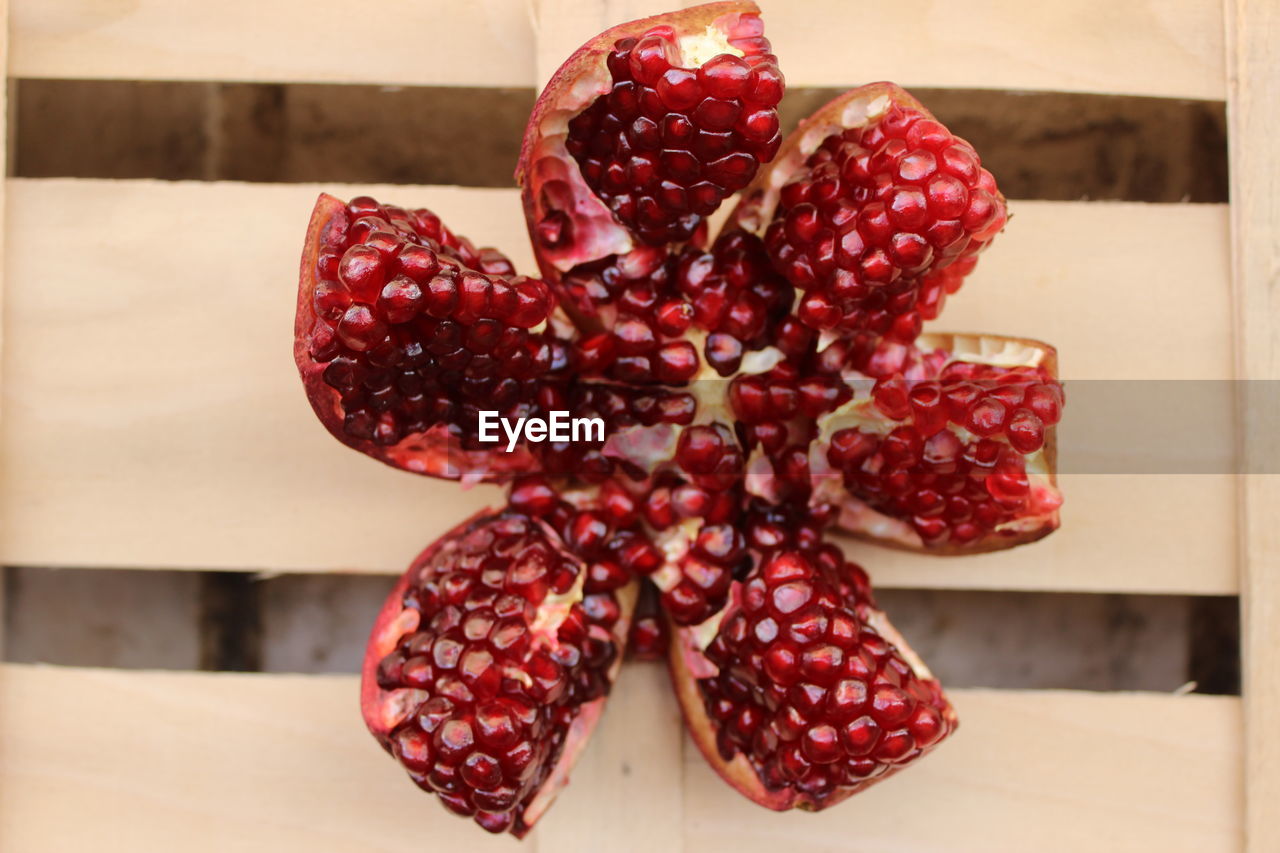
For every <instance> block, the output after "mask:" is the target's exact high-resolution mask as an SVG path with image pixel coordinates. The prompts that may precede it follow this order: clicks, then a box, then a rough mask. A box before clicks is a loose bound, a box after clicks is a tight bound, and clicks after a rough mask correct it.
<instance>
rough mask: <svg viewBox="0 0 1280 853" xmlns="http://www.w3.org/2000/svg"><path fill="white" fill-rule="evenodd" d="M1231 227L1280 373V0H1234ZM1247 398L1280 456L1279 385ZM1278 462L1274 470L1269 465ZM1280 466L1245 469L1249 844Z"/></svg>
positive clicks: (1261, 796) (1273, 689)
mask: <svg viewBox="0 0 1280 853" xmlns="http://www.w3.org/2000/svg"><path fill="white" fill-rule="evenodd" d="M1224 7H1225V10H1226V13H1227V44H1228V48H1229V49H1228V53H1227V58H1228V74H1229V76H1230V87H1229V91H1228V101H1227V119H1228V128H1229V133H1228V141H1229V143H1230V158H1231V159H1230V162H1231V234H1232V247H1233V253H1232V254H1233V262H1234V266H1233V269H1234V275H1235V309H1236V310H1235V328H1236V331H1237V339H1236V355H1237V364H1238V368H1239V375H1240V378H1242V379H1246V380H1251V381H1250V382H1248V383H1245V384H1246V385H1253V384H1255V382H1254V381H1256V383H1257V384H1259V385H1261V384H1264V383H1265V384H1266V385H1267V386H1272V385H1275V383H1276V382H1277V381H1280V166H1277V165H1276V159H1275V147H1276V146H1275V140H1276V138H1277V135H1278V134H1280V8H1277V6H1276V4H1275V3H1272V2H1266V0H1256V1H1255V0H1226V2H1225V3H1224ZM1250 391H1251V392H1252V393H1246V394H1245V395H1242V396H1241V399H1240V401H1239V402H1240V407H1241V410H1242V422H1243V423H1244V425H1245V429H1244V431H1243V434H1242V444H1243V448H1242V449H1243V452H1244V454H1245V458H1246V459H1248V460H1251V461H1255V462H1261V461H1263V460H1266V461H1272V460H1275V459H1277V458H1280V430H1278V429H1277V425H1278V424H1280V405H1277V403H1276V395H1275V394H1274V393H1273V392H1271V391H1259V390H1255V389H1252V388H1251V389H1250ZM1269 470H1274V469H1269ZM1277 518H1280V475H1277V474H1274V473H1270V474H1253V475H1249V476H1245V477H1241V478H1240V520H1241V525H1240V551H1241V568H1242V578H1241V609H1242V617H1243V618H1242V624H1241V631H1242V640H1243V647H1244V695H1245V744H1246V754H1247V755H1248V756H1249V758H1248V762H1247V764H1246V773H1245V778H1246V780H1247V784H1248V801H1247V813H1246V818H1245V826H1246V830H1245V831H1246V834H1247V838H1248V849H1249V851H1250V852H1251V853H1263V851H1273V850H1280V823H1277V821H1276V804H1277V803H1280V732H1277V731H1276V725H1275V721H1276V709H1277V708H1278V707H1280V666H1278V665H1277V661H1276V654H1277V650H1280V527H1277V524H1276V519H1277Z"/></svg>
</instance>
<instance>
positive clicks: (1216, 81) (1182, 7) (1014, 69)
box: [761, 0, 1225, 100]
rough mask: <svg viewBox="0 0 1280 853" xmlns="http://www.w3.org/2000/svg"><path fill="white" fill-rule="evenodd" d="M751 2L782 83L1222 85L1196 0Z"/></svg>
mask: <svg viewBox="0 0 1280 853" xmlns="http://www.w3.org/2000/svg"><path fill="white" fill-rule="evenodd" d="M761 5H762V6H764V8H765V28H766V33H767V34H768V36H769V39H770V41H771V42H772V43H773V45H774V49H775V50H776V51H777V53H778V56H779V57H780V59H781V62H782V70H783V72H784V73H785V74H786V75H787V83H788V85H791V86H853V85H856V84H861V83H869V82H872V81H874V80H893V81H894V82H897V83H899V84H901V85H904V86H948V87H952V88H970V87H972V88H980V89H1023V90H1034V89H1047V90H1061V91H1072V92H1100V93H1107V94H1131V95H1157V96H1161V97H1179V98H1207V99H1214V100H1221V99H1222V98H1223V93H1224V90H1225V85H1224V82H1223V67H1222V61H1221V58H1220V57H1221V53H1220V50H1221V44H1222V34H1221V33H1222V30H1221V28H1222V12H1221V10H1220V8H1219V7H1218V6H1217V5H1216V4H1215V3H1211V2H1204V0H1179V2H1172V3H1161V2H1160V0H1138V2H1126V3H1114V2H1109V0H1083V1H1082V2H1081V0H1076V2H1072V0H1054V2H1049V3H1036V4H1035V5H1034V6H1028V5H1027V4H1026V3H1019V2H1017V0H978V2H966V3H949V2H946V0H905V2H894V3H856V4H850V3H848V2H845V0H816V2H814V0H810V2H806V3H789V4H783V3H773V4H771V3H767V2H766V3H762V4H761ZM780 13H781V14H780Z"/></svg>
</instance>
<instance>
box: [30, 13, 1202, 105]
mask: <svg viewBox="0 0 1280 853" xmlns="http://www.w3.org/2000/svg"><path fill="white" fill-rule="evenodd" d="M682 5H683V6H687V5H693V4H692V3H689V2H683V3H682V2H677V1H676V0H608V2H603V0H601V1H600V2H589V0H481V2H472V3H456V2H446V0H427V2H415V0H386V2H382V3H379V4H378V5H377V7H376V8H369V9H364V8H359V9H357V8H353V7H351V6H350V5H348V4H343V3H332V2H330V3H316V2H308V0H283V1H282V2H273V3H256V2H252V0H227V2H222V3H217V4H183V3H171V2H166V1H165V0H139V2H133V3H127V4H116V3H105V4H104V3H100V2H92V0H56V1H55V0H15V2H14V4H13V6H14V8H13V14H12V27H13V41H14V50H13V57H12V59H11V61H10V64H9V74H10V75H11V76H14V77H63V78H101V77H106V78H121V79H148V80H153V79H163V80H201V79H205V80H261V81H282V82H329V83H357V82H358V83H386V84H397V85H445V86H458V85H463V86H531V85H534V84H535V81H541V80H545V79H546V75H547V74H549V72H550V70H552V69H554V67H555V66H556V65H558V64H559V63H560V62H561V61H563V60H564V59H565V58H567V57H568V56H569V54H570V52H572V50H573V49H574V48H576V47H577V46H578V45H579V44H581V43H582V42H583V41H584V40H585V39H587V38H589V37H590V36H592V35H594V34H596V33H598V32H600V31H601V30H603V29H605V28H606V27H608V26H611V25H614V24H618V23H621V22H623V21H626V20H629V19H632V18H636V17H640V16H643V15H649V14H654V13H657V12H662V11H665V10H668V9H671V8H675V7H678V6H682ZM761 5H762V6H763V7H764V17H765V23H766V31H767V33H768V35H769V37H770V39H771V40H772V42H773V45H774V49H775V50H776V52H777V53H778V55H779V56H780V57H781V60H782V68H783V71H784V72H785V73H786V75H787V78H788V81H789V82H790V83H791V84H792V85H804V86H840V85H855V84H858V83H865V82H870V81H872V80H881V79H892V80H896V81H898V82H900V83H903V84H907V85H932V86H966V87H978V88H1007V89H1049V90H1064V91H1084V92H1100V93H1116V94H1137V95H1157V96H1169V97H1188V98H1207V99H1221V98H1223V97H1224V92H1225V82H1224V74H1223V62H1222V11H1221V8H1220V7H1219V6H1218V5H1217V4H1216V3H1213V2H1209V0H1189V2H1181V3H1157V2H1141V3H1112V2H1107V0H1087V2H1070V0H1053V2H1050V3H1042V4H1037V5H1035V6H1031V7H1029V6H1027V5H1026V4H1025V3H1018V2H1015V0H981V2H975V3H965V4H952V3H938V2H932V1H931V0H905V2H898V3H892V4H857V5H856V6H850V5H849V4H847V3H844V2H841V0H818V2H808V3H804V4H799V3H783V2H777V1H776V0H766V2H763V3H761ZM246 22H251V23H250V25H246ZM535 31H536V32H537V33H538V39H537V41H536V42H535V39H534V36H533V33H534V32H535ZM535 55H537V56H538V59H537V60H535ZM548 62H550V63H552V64H550V65H548ZM535 69H538V70H535Z"/></svg>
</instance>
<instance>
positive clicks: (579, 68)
mask: <svg viewBox="0 0 1280 853" xmlns="http://www.w3.org/2000/svg"><path fill="white" fill-rule="evenodd" d="M753 13H754V12H753ZM742 14H743V12H742V11H733V12H727V13H726V14H723V15H720V16H719V17H717V18H715V19H714V20H712V21H711V22H709V23H706V24H704V25H702V26H701V27H696V28H694V29H693V31H691V32H682V31H681V29H680V27H679V26H678V25H676V24H674V23H672V22H671V21H668V20H667V17H669V16H659V17H658V18H655V19H650V20H646V21H637V22H633V23H632V24H628V25H625V31H624V27H617V28H614V29H612V30H609V31H607V32H605V33H603V34H601V35H600V36H599V37H597V40H596V41H594V42H592V43H591V45H590V49H589V51H588V52H586V53H585V54H584V55H582V56H581V61H575V60H578V59H579V58H580V56H579V54H575V55H574V56H573V57H571V58H570V59H569V61H568V62H566V63H565V64H564V65H562V66H561V67H560V68H559V69H558V70H557V71H556V73H555V74H554V75H553V76H552V78H551V80H550V81H548V83H547V85H546V87H545V90H544V91H551V90H552V89H553V88H556V87H559V88H558V89H557V92H556V96H555V98H554V100H552V101H551V102H549V103H548V104H547V106H546V109H545V111H544V112H543V113H542V114H541V115H540V116H539V117H538V120H537V124H536V126H535V127H531V128H530V132H533V131H535V130H536V133H537V137H536V141H535V144H534V145H532V146H531V147H530V149H529V151H528V158H527V161H526V164H525V165H524V166H523V168H522V170H521V171H520V172H518V173H517V176H516V177H517V180H518V182H519V183H520V184H521V186H523V187H525V188H526V189H525V192H526V194H527V195H528V194H530V193H531V190H530V189H529V188H530V187H537V188H538V192H537V193H536V194H533V197H532V199H531V204H532V207H533V214H532V218H531V221H530V226H531V228H532V227H533V226H535V225H536V224H537V223H540V222H542V221H543V219H544V218H545V217H546V216H547V214H548V213H550V212H552V211H557V210H558V211H561V212H563V213H565V214H566V215H567V216H568V217H569V220H570V221H571V223H572V224H571V228H572V229H573V231H572V238H571V239H570V240H568V241H566V245H564V246H560V247H556V248H551V247H547V246H543V245H538V244H537V237H536V235H531V236H533V239H534V241H535V246H536V248H537V251H538V253H539V255H541V257H542V258H545V259H546V260H547V261H548V262H549V263H550V264H551V266H552V267H553V268H554V269H555V270H557V271H558V272H560V273H562V274H563V273H567V272H569V270H571V269H573V268H574V267H575V266H578V265H579V264H585V263H590V262H592V261H598V260H600V259H602V258H606V257H608V256H609V255H618V256H624V255H626V254H627V253H628V252H630V251H631V250H632V249H634V248H636V244H635V242H634V241H633V240H632V238H631V235H630V233H628V231H627V228H626V227H625V226H623V225H622V224H621V223H619V222H618V221H617V220H616V219H614V216H613V212H612V211H611V210H609V207H608V205H606V204H605V203H604V202H603V201H602V200H601V199H600V198H598V197H597V196H596V194H595V193H594V192H593V191H592V190H591V188H590V187H589V186H587V182H586V180H585V179H584V178H583V177H582V171H581V169H580V168H579V166H578V162H577V161H576V160H575V159H574V158H573V155H572V154H570V153H569V151H568V148H566V147H565V140H566V139H567V138H568V135H569V122H570V121H571V120H573V119H574V118H575V117H576V116H577V115H578V114H579V113H581V112H582V111H583V110H585V109H586V108H587V107H589V106H591V104H592V103H594V102H595V100H596V98H598V97H600V96H601V95H607V94H608V93H609V91H610V90H611V89H612V87H613V78H612V76H611V75H610V73H609V68H608V66H607V65H606V59H607V57H608V56H609V54H610V53H611V52H612V51H613V46H614V43H615V42H616V41H618V40H619V39H622V38H626V37H628V36H632V37H635V38H640V37H642V36H643V35H644V33H645V32H647V31H648V30H649V29H650V28H651V27H653V26H660V25H664V24H665V25H667V26H672V27H673V29H675V31H676V43H675V46H676V49H677V50H678V52H679V54H680V56H679V63H680V65H681V66H683V67H685V68H697V67H699V66H700V65H702V64H704V63H705V62H706V61H707V60H709V59H711V58H713V57H715V56H718V55H720V54H726V53H727V54H730V55H732V56H736V57H742V56H745V55H746V54H745V53H744V52H743V51H742V50H740V49H738V48H737V47H734V46H733V45H732V44H731V43H730V42H729V33H731V32H733V30H734V29H735V28H736V27H737V26H738V25H739V19H740V18H741V16H742ZM640 25H643V26H640ZM584 235H585V236H584Z"/></svg>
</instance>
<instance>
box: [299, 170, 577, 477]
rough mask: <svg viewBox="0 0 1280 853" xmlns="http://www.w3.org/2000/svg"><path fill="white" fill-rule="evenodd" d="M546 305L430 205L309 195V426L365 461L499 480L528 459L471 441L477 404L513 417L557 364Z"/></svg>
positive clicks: (536, 290) (537, 290)
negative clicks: (315, 420)
mask: <svg viewBox="0 0 1280 853" xmlns="http://www.w3.org/2000/svg"><path fill="white" fill-rule="evenodd" d="M553 305H554V302H553V300H552V298H551V294H550V292H549V291H548V290H547V287H546V285H545V284H544V283H543V282H541V281H538V280H537V279H531V278H524V277H522V276H517V275H516V274H515V269H514V268H513V267H512V265H511V262H510V261H509V260H508V259H507V258H506V256H505V255H503V254H501V253H500V252H498V251H497V250H496V249H479V250H477V249H476V248H475V247H474V246H473V245H472V244H471V242H470V241H469V240H467V239H466V238H465V237H459V236H457V235H455V234H453V232H451V231H450V230H449V229H448V228H447V227H445V226H444V225H443V224H442V223H441V222H440V219H439V217H437V216H436V215H435V214H433V213H431V211H429V210H425V209H417V210H407V209H405V208H400V207H395V206H392V205H383V204H379V203H378V202H377V201H375V200H373V199H371V198H368V197H360V198H356V199H352V200H351V201H350V202H348V203H346V204H343V203H342V202H341V201H339V200H338V199H336V198H334V197H332V196H329V195H321V196H320V199H319V201H317V202H316V207H315V210H314V211H313V212H312V214H311V224H310V226H309V227H308V229H307V239H306V243H305V245H304V248H303V254H302V269H301V273H300V279H299V286H298V308H297V316H296V320H295V327H294V350H293V354H294V360H295V361H296V362H297V365H298V371H299V372H300V373H301V375H302V382H303V385H304V386H305V388H306V391H307V397H308V399H310V401H311V405H312V407H313V408H314V409H315V412H316V415H317V416H318V417H319V418H320V422H321V423H323V424H324V425H325V427H327V428H328V430H329V432H331V433H332V434H333V435H334V436H335V437H336V438H337V439H338V440H339V441H341V442H342V443H344V444H346V445H348V446H350V447H353V448H355V449H357V450H360V451H362V452H364V453H366V454H368V455H370V456H372V457H374V458H375V459H378V460H380V461H382V462H386V463H387V464H389V465H394V466H395V467H397V468H403V469H405V470H408V471H414V472H416V473H419V474H430V475H433V476H437V477H447V478H450V479H459V478H467V479H470V480H496V479H505V478H507V477H509V476H510V474H511V472H512V471H519V470H524V469H527V468H528V467H529V465H530V464H532V461H533V460H532V458H531V457H530V456H529V454H528V452H527V451H526V450H525V449H524V448H520V449H519V451H518V452H515V453H509V454H504V453H496V452H494V450H493V448H492V446H490V447H485V446H482V445H480V444H479V442H478V441H477V437H476V428H477V410H478V409H479V408H481V407H483V408H486V409H493V410H497V411H500V412H501V413H502V415H503V416H504V417H511V418H518V417H521V416H525V415H528V414H530V413H531V412H532V411H534V410H535V398H536V395H537V391H538V388H539V386H540V384H541V383H542V382H544V381H547V380H548V379H549V377H550V375H551V374H553V373H554V371H555V370H556V369H557V367H558V366H563V363H564V361H565V358H566V354H565V352H564V349H563V346H562V345H561V344H560V343H559V342H558V341H556V340H555V339H554V338H553V337H552V336H550V335H547V334H543V333H540V332H539V331H538V329H539V328H541V327H543V326H545V324H546V320H547V318H548V316H549V314H550V312H551V310H552V308H553Z"/></svg>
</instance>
